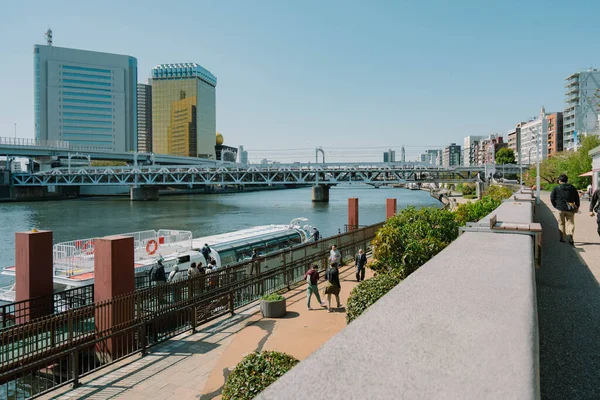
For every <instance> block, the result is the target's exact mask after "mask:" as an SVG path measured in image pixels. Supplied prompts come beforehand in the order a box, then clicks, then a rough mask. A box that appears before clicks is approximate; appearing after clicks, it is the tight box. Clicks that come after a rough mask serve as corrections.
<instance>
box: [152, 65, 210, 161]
mask: <svg viewBox="0 0 600 400" xmlns="http://www.w3.org/2000/svg"><path fill="white" fill-rule="evenodd" d="M151 77H152V151H153V152H154V153H156V154H172V155H186V156H190V157H200V158H209V159H215V134H216V130H217V126H216V125H217V124H216V86H217V78H216V77H215V76H214V75H213V74H211V73H210V72H209V71H207V70H206V69H204V68H203V67H201V66H200V65H198V64H196V63H183V64H161V65H158V66H156V67H154V68H152V73H151Z"/></svg>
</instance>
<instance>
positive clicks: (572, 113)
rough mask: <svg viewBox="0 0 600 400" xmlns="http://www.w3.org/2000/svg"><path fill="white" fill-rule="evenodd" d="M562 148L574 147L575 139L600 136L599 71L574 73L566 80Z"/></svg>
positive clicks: (591, 70)
mask: <svg viewBox="0 0 600 400" xmlns="http://www.w3.org/2000/svg"><path fill="white" fill-rule="evenodd" d="M565 80H566V81H567V83H566V84H565V88H566V93H565V111H564V113H563V138H564V140H563V146H564V148H565V150H571V149H573V148H574V147H575V137H577V136H579V137H581V136H586V135H598V134H600V111H599V109H600V107H599V104H600V70H597V69H589V70H588V71H582V72H576V73H574V74H572V75H570V76H568V77H567V78H566V79H565Z"/></svg>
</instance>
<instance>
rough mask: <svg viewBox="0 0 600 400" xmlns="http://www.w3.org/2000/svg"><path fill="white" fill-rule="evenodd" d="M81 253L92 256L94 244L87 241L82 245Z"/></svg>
mask: <svg viewBox="0 0 600 400" xmlns="http://www.w3.org/2000/svg"><path fill="white" fill-rule="evenodd" d="M83 251H84V252H85V254H88V255H92V254H94V243H92V241H91V240H88V241H87V242H85V243H84V244H83Z"/></svg>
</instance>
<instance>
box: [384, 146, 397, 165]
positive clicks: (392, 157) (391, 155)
mask: <svg viewBox="0 0 600 400" xmlns="http://www.w3.org/2000/svg"><path fill="white" fill-rule="evenodd" d="M395 161H396V152H395V151H394V150H392V149H389V150H388V151H384V152H383V162H395Z"/></svg>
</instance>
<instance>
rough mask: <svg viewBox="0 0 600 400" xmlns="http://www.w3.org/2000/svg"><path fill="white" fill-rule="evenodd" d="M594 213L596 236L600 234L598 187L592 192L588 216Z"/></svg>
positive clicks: (599, 196) (599, 192) (599, 194)
mask: <svg viewBox="0 0 600 400" xmlns="http://www.w3.org/2000/svg"><path fill="white" fill-rule="evenodd" d="M594 213H596V224H597V225H598V230H597V231H598V236H600V189H596V191H594V193H593V194H592V200H591V201H590V216H592V217H593V216H594Z"/></svg>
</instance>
